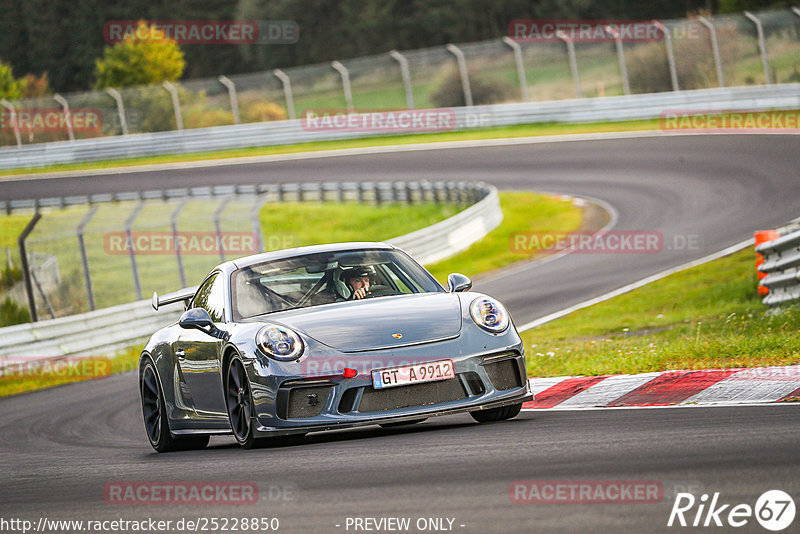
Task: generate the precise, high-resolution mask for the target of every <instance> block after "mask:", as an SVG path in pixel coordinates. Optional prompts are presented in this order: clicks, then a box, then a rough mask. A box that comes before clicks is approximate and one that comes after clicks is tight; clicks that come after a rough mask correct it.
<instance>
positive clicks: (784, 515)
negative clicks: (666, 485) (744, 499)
mask: <svg viewBox="0 0 800 534" xmlns="http://www.w3.org/2000/svg"><path fill="white" fill-rule="evenodd" d="M794 516H795V504H794V500H792V498H791V497H790V496H789V494H788V493H786V492H785V491H781V490H769V491H766V492H764V493H763V494H761V496H760V497H759V498H758V500H757V501H756V504H755V506H754V507H751V506H750V505H749V504H744V503H742V504H737V505H735V506H732V505H731V504H730V503H723V502H722V501H721V500H720V497H719V492H716V493H714V495H713V496H712V497H711V499H710V500H709V495H708V494H706V493H704V494H703V495H701V496H700V498H699V499H697V498H696V497H695V496H694V495H693V494H691V493H678V495H677V496H676V497H675V503H674V504H673V505H672V511H671V512H670V514H669V521H667V526H668V527H671V526H673V525H674V526H681V527H687V526H691V527H711V526H713V527H722V526H726V527H733V528H739V527H743V526H745V525H747V524H749V523H750V522H751V520H752V519H753V518H754V517H755V519H756V521H758V523H759V524H760V525H761V526H762V527H764V528H765V529H767V530H771V531H773V532H778V531H781V530H784V529H785V528H787V527H788V526H789V525H791V524H792V521H794Z"/></svg>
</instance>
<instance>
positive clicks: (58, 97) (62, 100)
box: [53, 93, 75, 141]
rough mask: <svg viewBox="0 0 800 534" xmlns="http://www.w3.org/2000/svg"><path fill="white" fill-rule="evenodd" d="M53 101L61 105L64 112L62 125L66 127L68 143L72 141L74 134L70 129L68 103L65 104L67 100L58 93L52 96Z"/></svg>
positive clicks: (70, 118) (70, 120)
mask: <svg viewBox="0 0 800 534" xmlns="http://www.w3.org/2000/svg"><path fill="white" fill-rule="evenodd" d="M53 100H55V101H56V102H58V103H59V104H60V105H61V108H62V109H63V110H64V124H66V125H67V135H68V136H69V140H70V141H74V140H75V132H74V131H73V129H72V115H71V114H70V112H69V102H67V99H66V98H64V97H63V96H61V95H60V94H58V93H56V94H54V95H53Z"/></svg>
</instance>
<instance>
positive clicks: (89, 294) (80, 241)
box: [75, 205, 100, 311]
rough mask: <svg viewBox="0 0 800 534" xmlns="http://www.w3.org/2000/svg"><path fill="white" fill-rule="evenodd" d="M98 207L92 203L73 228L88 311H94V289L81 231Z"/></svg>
mask: <svg viewBox="0 0 800 534" xmlns="http://www.w3.org/2000/svg"><path fill="white" fill-rule="evenodd" d="M99 209H100V206H98V205H94V206H92V209H90V210H89V212H88V213H87V214H86V215H84V217H83V219H82V220H81V222H80V223H78V227H77V228H76V229H75V232H76V233H77V235H78V247H79V248H80V253H81V266H82V268H83V281H84V283H85V284H86V296H87V297H88V299H89V311H94V309H95V304H94V289H93V288H92V274H91V272H90V271H89V256H88V255H87V254H86V243H85V242H84V239H83V232H84V230H85V229H86V225H87V224H89V221H91V220H92V217H94V214H95V213H97V210H99Z"/></svg>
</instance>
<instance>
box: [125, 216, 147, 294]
mask: <svg viewBox="0 0 800 534" xmlns="http://www.w3.org/2000/svg"><path fill="white" fill-rule="evenodd" d="M143 208H144V200H139V203H138V204H136V207H135V208H133V211H132V212H131V214H130V215H128V218H127V219H126V220H125V236H126V237H127V238H128V250H129V251H130V253H129V254H128V255H129V256H130V258H131V275H132V276H133V288H134V290H135V291H136V299H137V300H142V283H141V281H140V280H139V266H138V265H137V263H136V247H135V244H134V242H133V231H132V228H133V221H134V220H136V217H138V216H139V213H141V211H142V209H143Z"/></svg>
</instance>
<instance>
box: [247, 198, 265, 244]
mask: <svg viewBox="0 0 800 534" xmlns="http://www.w3.org/2000/svg"><path fill="white" fill-rule="evenodd" d="M266 201H267V199H266V196H265V195H257V196H256V198H255V201H254V203H253V207H252V209H251V210H250V219H251V220H252V221H253V234H254V235H255V236H256V248H257V249H258V250H254V251H253V254H256V253H257V252H266V251H267V242H266V240H265V239H264V230H263V229H262V228H261V218H260V217H259V214H260V213H261V206H263V205H264V203H265V202H266Z"/></svg>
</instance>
